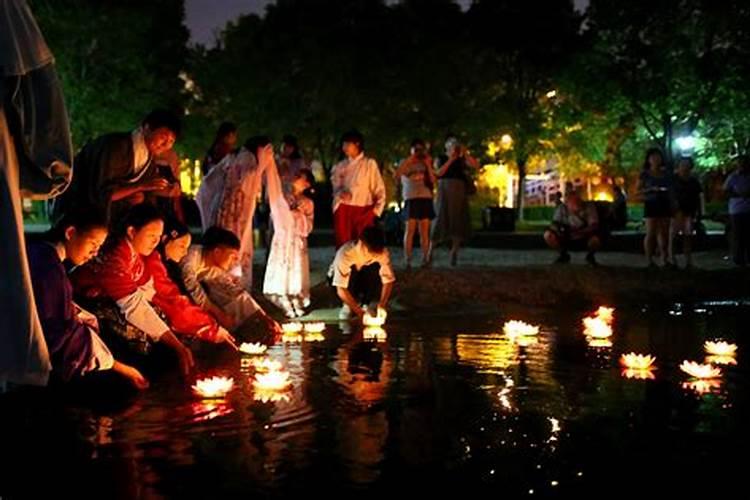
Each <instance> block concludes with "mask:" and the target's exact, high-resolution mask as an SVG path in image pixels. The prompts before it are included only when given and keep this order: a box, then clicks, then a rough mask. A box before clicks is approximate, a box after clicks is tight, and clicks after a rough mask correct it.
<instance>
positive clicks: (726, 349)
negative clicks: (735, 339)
mask: <svg viewBox="0 0 750 500" xmlns="http://www.w3.org/2000/svg"><path fill="white" fill-rule="evenodd" d="M703 348H704V349H705V350H706V352H707V353H708V354H711V355H712V356H735V355H736V354H737V344H730V343H729V342H725V341H723V340H722V341H715V342H712V341H707V342H705V343H704V344H703Z"/></svg>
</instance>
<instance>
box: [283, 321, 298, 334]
mask: <svg viewBox="0 0 750 500" xmlns="http://www.w3.org/2000/svg"><path fill="white" fill-rule="evenodd" d="M302 328H303V326H302V323H300V322H299V321H293V322H291V323H284V324H283V325H281V329H282V330H284V333H299V332H301V331H302Z"/></svg>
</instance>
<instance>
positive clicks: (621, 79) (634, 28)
mask: <svg viewBox="0 0 750 500" xmlns="http://www.w3.org/2000/svg"><path fill="white" fill-rule="evenodd" d="M747 20H748V6H747V5H746V2H741V1H728V2H709V1H706V0H679V1H664V0H663V1H658V2H653V1H646V0H636V1H631V2H617V1H615V0H592V2H591V4H590V7H589V18H588V25H589V28H590V30H591V32H592V34H593V37H594V42H593V45H592V53H591V60H592V61H594V62H595V64H593V65H592V66H591V70H592V71H593V72H594V73H593V74H595V75H596V78H595V79H592V80H591V85H590V86H589V90H590V89H591V88H592V87H596V86H599V85H601V82H607V86H608V87H609V88H610V90H611V91H612V93H611V95H612V96H613V99H624V100H625V101H626V102H627V105H628V107H629V108H630V112H631V114H632V116H633V117H634V118H635V123H636V124H637V125H638V130H635V131H634V132H635V136H636V137H637V136H642V137H646V138H648V140H650V142H652V143H653V144H657V145H659V146H660V147H661V148H662V149H663V150H664V152H665V155H666V157H667V159H668V160H671V159H672V158H673V156H674V155H675V154H677V153H678V152H679V151H678V148H677V147H676V144H675V139H676V138H677V137H680V136H694V135H696V134H698V135H702V136H706V137H707V138H709V139H714V140H716V141H718V142H721V138H720V137H719V136H720V135H721V134H722V133H723V134H726V133H727V127H726V126H724V127H723V128H722V126H719V124H718V123H717V122H716V120H719V121H720V122H725V119H726V118H727V117H733V116H736V113H734V112H733V109H731V106H734V105H735V104H737V103H738V101H742V100H743V98H744V91H742V90H741V89H742V87H743V85H746V84H747V81H746V75H747V73H746V72H744V73H743V71H742V70H741V69H740V68H741V67H742V65H743V61H745V60H746V59H747V55H748V53H747V51H746V47H747V44H746V37H747V35H746V34H745V33H744V31H745V30H744V27H745V26H746V24H747ZM743 45H744V47H745V48H743ZM740 81H742V82H743V83H742V84H740V83H739V82H740ZM727 104H730V106H727ZM735 109H736V108H735ZM729 128H731V127H729ZM722 130H723V132H721V131H722ZM717 134H718V135H717Z"/></svg>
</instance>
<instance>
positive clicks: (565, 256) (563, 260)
mask: <svg viewBox="0 0 750 500" xmlns="http://www.w3.org/2000/svg"><path fill="white" fill-rule="evenodd" d="M568 262H570V254H569V253H568V252H562V253H561V254H560V256H559V257H557V259H555V264H567V263H568Z"/></svg>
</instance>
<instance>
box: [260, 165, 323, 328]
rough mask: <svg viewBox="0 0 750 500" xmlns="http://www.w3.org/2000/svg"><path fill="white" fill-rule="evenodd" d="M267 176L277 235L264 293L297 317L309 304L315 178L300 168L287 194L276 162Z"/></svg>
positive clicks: (274, 239) (267, 271)
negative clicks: (310, 247)
mask: <svg viewBox="0 0 750 500" xmlns="http://www.w3.org/2000/svg"><path fill="white" fill-rule="evenodd" d="M266 178H267V181H266V182H267V189H268V199H269V204H270V206H271V217H272V218H273V226H274V235H273V240H272V242H271V251H270V254H269V257H268V264H267V266H266V275H265V279H264V281H263V294H264V295H266V297H268V299H269V300H270V301H271V302H273V303H274V304H276V305H277V306H279V307H280V308H281V309H283V310H284V313H285V314H286V315H287V317H290V318H295V317H298V316H302V315H303V314H304V310H305V308H306V307H308V306H309V305H310V264H309V257H308V253H307V236H308V235H309V234H310V232H311V231H312V229H313V215H314V212H315V205H314V203H313V201H312V199H311V198H310V196H309V190H310V188H311V187H312V186H313V184H314V182H315V179H314V178H313V175H312V173H311V172H310V171H309V170H304V169H303V170H299V171H298V172H296V173H295V175H294V178H293V180H292V182H291V185H290V189H289V192H288V193H286V194H284V192H283V190H282V185H281V180H280V178H279V174H278V171H277V170H276V165H272V166H271V167H269V168H268V170H267V171H266Z"/></svg>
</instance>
